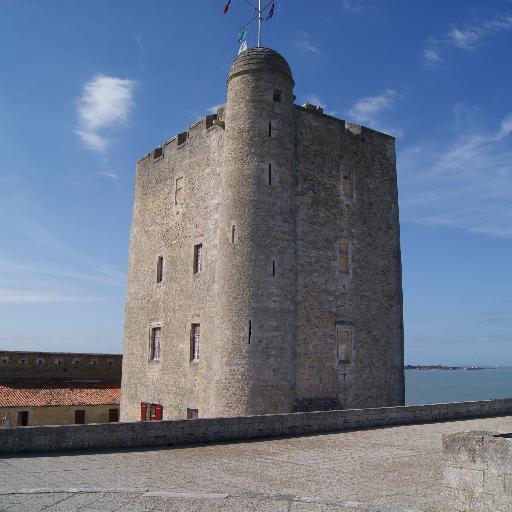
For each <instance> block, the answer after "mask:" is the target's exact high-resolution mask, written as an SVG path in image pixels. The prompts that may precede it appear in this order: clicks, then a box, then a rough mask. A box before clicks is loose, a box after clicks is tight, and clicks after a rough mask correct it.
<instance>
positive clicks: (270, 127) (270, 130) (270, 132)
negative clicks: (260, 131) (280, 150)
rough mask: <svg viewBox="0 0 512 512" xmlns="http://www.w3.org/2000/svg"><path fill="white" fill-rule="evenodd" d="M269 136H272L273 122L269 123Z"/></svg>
mask: <svg viewBox="0 0 512 512" xmlns="http://www.w3.org/2000/svg"><path fill="white" fill-rule="evenodd" d="M268 136H269V137H272V123H268Z"/></svg>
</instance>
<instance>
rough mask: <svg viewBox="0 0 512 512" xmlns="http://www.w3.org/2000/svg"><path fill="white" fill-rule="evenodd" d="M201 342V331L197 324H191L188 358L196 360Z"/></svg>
mask: <svg viewBox="0 0 512 512" xmlns="http://www.w3.org/2000/svg"><path fill="white" fill-rule="evenodd" d="M200 342H201V331H200V325H199V324H192V328H191V330H190V360H191V361H197V360H198V359H199V344H200Z"/></svg>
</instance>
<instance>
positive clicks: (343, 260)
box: [338, 240, 350, 274]
mask: <svg viewBox="0 0 512 512" xmlns="http://www.w3.org/2000/svg"><path fill="white" fill-rule="evenodd" d="M338 261H339V270H340V272H343V273H344V274H348V272H349V271H350V243H349V242H348V241H347V240H342V241H341V242H340V243H339V248H338Z"/></svg>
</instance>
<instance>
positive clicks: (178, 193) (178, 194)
mask: <svg viewBox="0 0 512 512" xmlns="http://www.w3.org/2000/svg"><path fill="white" fill-rule="evenodd" d="M174 204H175V205H176V206H179V205H181V204H183V176H180V177H179V178H176V188H175V190H174Z"/></svg>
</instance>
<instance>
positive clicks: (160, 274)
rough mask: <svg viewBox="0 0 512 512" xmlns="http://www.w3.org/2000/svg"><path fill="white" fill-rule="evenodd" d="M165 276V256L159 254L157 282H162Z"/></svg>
mask: <svg viewBox="0 0 512 512" xmlns="http://www.w3.org/2000/svg"><path fill="white" fill-rule="evenodd" d="M163 278H164V257H163V256H158V260H157V262H156V282H157V283H161V282H162V279H163Z"/></svg>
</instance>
